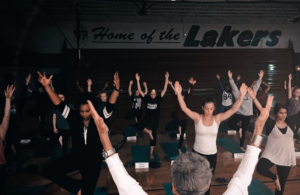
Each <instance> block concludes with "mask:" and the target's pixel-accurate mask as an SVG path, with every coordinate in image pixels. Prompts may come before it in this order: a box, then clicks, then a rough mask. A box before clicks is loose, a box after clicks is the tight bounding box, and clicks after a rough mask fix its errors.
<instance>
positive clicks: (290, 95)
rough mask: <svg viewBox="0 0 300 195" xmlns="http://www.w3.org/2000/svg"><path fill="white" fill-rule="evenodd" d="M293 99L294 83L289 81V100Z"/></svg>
mask: <svg viewBox="0 0 300 195" xmlns="http://www.w3.org/2000/svg"><path fill="white" fill-rule="evenodd" d="M291 98H292V81H291V79H289V84H288V99H291Z"/></svg>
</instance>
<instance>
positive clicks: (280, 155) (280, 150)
mask: <svg viewBox="0 0 300 195" xmlns="http://www.w3.org/2000/svg"><path fill="white" fill-rule="evenodd" d="M293 135H294V133H293V131H292V130H291V128H290V127H289V126H288V127H287V131H286V133H285V134H283V133H281V131H280V130H279V129H278V127H277V126H276V125H275V126H274V128H273V130H272V132H271V133H270V135H269V136H268V141H267V144H266V148H265V150H264V152H263V153H262V155H261V158H266V159H268V160H270V161H271V162H272V163H274V164H276V165H280V166H294V165H296V156H295V148H294V141H293Z"/></svg>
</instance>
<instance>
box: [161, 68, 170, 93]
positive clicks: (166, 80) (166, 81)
mask: <svg viewBox="0 0 300 195" xmlns="http://www.w3.org/2000/svg"><path fill="white" fill-rule="evenodd" d="M168 82H169V72H166V74H165V85H164V89H163V90H162V92H161V94H160V95H161V97H164V96H165V93H166V91H167V88H168Z"/></svg>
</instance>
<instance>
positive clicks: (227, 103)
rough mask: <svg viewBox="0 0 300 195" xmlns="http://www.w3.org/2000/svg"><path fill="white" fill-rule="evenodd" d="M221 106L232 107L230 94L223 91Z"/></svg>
mask: <svg viewBox="0 0 300 195" xmlns="http://www.w3.org/2000/svg"><path fill="white" fill-rule="evenodd" d="M222 105H223V106H231V105H232V93H227V92H226V91H225V90H224V91H223V94H222Z"/></svg>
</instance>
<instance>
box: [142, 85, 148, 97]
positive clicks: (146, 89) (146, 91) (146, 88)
mask: <svg viewBox="0 0 300 195" xmlns="http://www.w3.org/2000/svg"><path fill="white" fill-rule="evenodd" d="M143 85H144V87H145V92H144V94H145V95H147V94H148V87H147V83H146V82H143Z"/></svg>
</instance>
